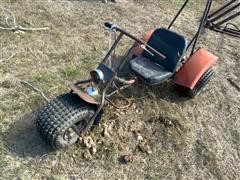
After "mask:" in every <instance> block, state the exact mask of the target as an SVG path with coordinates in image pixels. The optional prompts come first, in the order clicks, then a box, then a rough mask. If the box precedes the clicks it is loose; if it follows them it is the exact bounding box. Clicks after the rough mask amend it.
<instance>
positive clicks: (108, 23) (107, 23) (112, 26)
mask: <svg viewBox="0 0 240 180" xmlns="http://www.w3.org/2000/svg"><path fill="white" fill-rule="evenodd" d="M104 26H105V27H107V28H108V29H110V30H111V31H114V30H116V27H117V26H116V24H114V23H112V22H105V23H104Z"/></svg>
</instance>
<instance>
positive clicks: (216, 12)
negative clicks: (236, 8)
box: [208, 0, 238, 19]
mask: <svg viewBox="0 0 240 180" xmlns="http://www.w3.org/2000/svg"><path fill="white" fill-rule="evenodd" d="M236 1H238V0H232V1H230V2H229V3H227V4H226V5H223V6H222V7H221V8H219V9H218V10H216V11H215V12H213V13H212V14H210V15H209V16H208V18H209V19H210V18H211V17H213V16H215V15H216V14H218V13H219V12H221V11H222V10H224V9H225V8H227V7H228V6H230V5H231V4H233V3H234V2H236Z"/></svg>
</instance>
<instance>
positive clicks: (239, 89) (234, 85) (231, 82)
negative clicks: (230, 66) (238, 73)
mask: <svg viewBox="0 0 240 180" xmlns="http://www.w3.org/2000/svg"><path fill="white" fill-rule="evenodd" d="M227 80H228V82H229V83H230V84H231V85H232V86H233V87H235V88H236V89H237V90H238V91H239V92H240V87H239V86H238V85H237V84H236V83H235V82H234V81H233V80H232V79H230V78H227Z"/></svg>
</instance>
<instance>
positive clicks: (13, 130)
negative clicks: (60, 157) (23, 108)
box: [3, 113, 52, 157]
mask: <svg viewBox="0 0 240 180" xmlns="http://www.w3.org/2000/svg"><path fill="white" fill-rule="evenodd" d="M35 118H36V114H35V113H30V114H25V115H24V116H23V117H21V118H20V119H18V120H17V121H15V122H14V123H13V124H12V125H11V126H10V128H9V129H8V130H7V131H6V132H5V133H4V134H3V142H4V146H5V149H6V150H8V151H9V152H10V153H12V154H15V155H17V156H19V157H37V156H43V155H45V154H47V153H49V152H51V151H52V149H51V147H49V146H47V145H46V144H45V143H44V142H43V141H42V139H41V138H40V137H39V134H38V132H37V130H36V126H35Z"/></svg>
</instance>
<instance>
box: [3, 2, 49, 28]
mask: <svg viewBox="0 0 240 180" xmlns="http://www.w3.org/2000/svg"><path fill="white" fill-rule="evenodd" d="M0 9H1V10H2V12H3V14H4V15H5V21H6V24H7V25H8V27H2V26H0V31H44V30H48V29H49V27H41V28H26V27H22V26H21V25H18V24H17V22H16V18H15V15H14V14H13V13H12V12H11V11H10V10H8V9H6V8H5V7H3V6H2V5H0ZM8 14H9V15H10V16H11V19H12V25H11V24H10V22H9V19H10V18H9V16H8Z"/></svg>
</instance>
